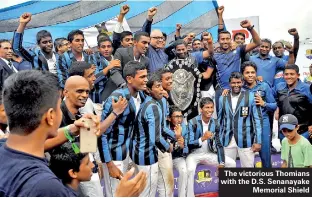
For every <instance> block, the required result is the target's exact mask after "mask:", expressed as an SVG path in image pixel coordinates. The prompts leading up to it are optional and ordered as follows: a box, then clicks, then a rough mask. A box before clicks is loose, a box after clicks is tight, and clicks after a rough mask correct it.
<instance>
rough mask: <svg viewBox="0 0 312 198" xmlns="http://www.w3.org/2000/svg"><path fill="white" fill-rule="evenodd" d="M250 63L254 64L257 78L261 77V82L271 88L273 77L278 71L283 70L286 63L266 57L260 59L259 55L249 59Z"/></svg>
mask: <svg viewBox="0 0 312 198" xmlns="http://www.w3.org/2000/svg"><path fill="white" fill-rule="evenodd" d="M250 61H252V62H254V63H256V65H257V67H258V70H257V76H262V77H263V80H264V81H266V82H268V83H269V85H270V86H271V87H272V86H273V81H274V76H275V74H276V72H277V71H278V70H284V69H285V65H286V63H287V61H285V60H283V59H281V58H277V57H274V56H270V55H268V56H267V57H266V58H264V59H263V58H261V57H260V55H259V54H258V55H255V56H251V57H250Z"/></svg>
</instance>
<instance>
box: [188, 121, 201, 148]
mask: <svg viewBox="0 0 312 198" xmlns="http://www.w3.org/2000/svg"><path fill="white" fill-rule="evenodd" d="M188 129H189V144H188V146H189V149H194V148H199V147H200V146H199V140H198V138H197V136H198V135H197V134H196V132H197V120H196V119H195V118H193V119H192V120H190V121H189V123H188Z"/></svg>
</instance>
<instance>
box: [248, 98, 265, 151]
mask: <svg viewBox="0 0 312 198" xmlns="http://www.w3.org/2000/svg"><path fill="white" fill-rule="evenodd" d="M251 111H252V115H251V116H253V119H252V120H253V123H252V125H253V129H254V133H255V139H254V144H260V145H261V143H262V139H261V135H262V125H261V120H262V112H261V109H260V108H259V107H257V106H256V104H255V103H253V104H252V109H251Z"/></svg>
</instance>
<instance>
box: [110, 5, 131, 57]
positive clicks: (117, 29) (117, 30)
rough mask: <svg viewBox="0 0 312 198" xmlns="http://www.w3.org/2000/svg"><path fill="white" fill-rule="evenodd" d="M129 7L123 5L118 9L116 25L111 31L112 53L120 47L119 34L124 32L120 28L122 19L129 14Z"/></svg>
mask: <svg viewBox="0 0 312 198" xmlns="http://www.w3.org/2000/svg"><path fill="white" fill-rule="evenodd" d="M129 10H130V7H129V6H128V5H123V6H121V7H120V12H119V15H118V19H117V23H116V25H115V28H114V31H113V42H112V46H113V49H114V52H115V51H116V50H117V49H118V48H119V47H120V45H121V33H122V32H123V31H124V29H123V27H122V23H123V19H124V18H125V16H126V14H127V13H128V12H129Z"/></svg>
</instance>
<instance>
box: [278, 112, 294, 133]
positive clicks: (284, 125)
mask: <svg viewBox="0 0 312 198" xmlns="http://www.w3.org/2000/svg"><path fill="white" fill-rule="evenodd" d="M278 125H279V129H280V130H282V129H289V130H294V129H295V128H296V126H297V125H298V119H297V118H296V117H295V116H294V115H291V114H286V115H283V116H282V117H280V119H279V121H278Z"/></svg>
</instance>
